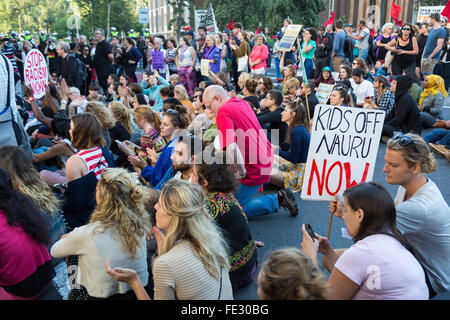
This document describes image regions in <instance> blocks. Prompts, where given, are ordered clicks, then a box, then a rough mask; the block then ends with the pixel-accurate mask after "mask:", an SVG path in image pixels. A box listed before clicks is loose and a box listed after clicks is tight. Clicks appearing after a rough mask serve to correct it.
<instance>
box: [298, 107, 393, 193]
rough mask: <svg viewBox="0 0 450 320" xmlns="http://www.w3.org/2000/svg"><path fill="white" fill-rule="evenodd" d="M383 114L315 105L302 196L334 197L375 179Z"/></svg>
mask: <svg viewBox="0 0 450 320" xmlns="http://www.w3.org/2000/svg"><path fill="white" fill-rule="evenodd" d="M384 116H385V113H384V111H382V110H372V109H360V108H350V107H340V106H339V107H338V106H331V105H324V104H318V105H317V106H316V107H315V110H314V118H313V126H312V132H311V140H310V144H309V149H308V160H307V162H306V167H305V177H304V180H303V186H302V194H301V197H302V199H306V200H324V201H330V200H334V196H335V195H336V194H338V193H340V192H342V191H344V190H345V189H347V188H350V187H352V186H354V185H356V184H358V183H360V182H367V181H370V180H372V177H373V172H374V168H375V161H376V158H377V152H378V146H379V143H380V137H381V131H382V128H383V122H384Z"/></svg>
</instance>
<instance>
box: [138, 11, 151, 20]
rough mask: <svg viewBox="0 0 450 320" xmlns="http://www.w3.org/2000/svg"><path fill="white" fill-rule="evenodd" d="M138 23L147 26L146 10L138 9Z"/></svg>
mask: <svg viewBox="0 0 450 320" xmlns="http://www.w3.org/2000/svg"><path fill="white" fill-rule="evenodd" d="M138 19H139V23H141V24H148V23H149V21H150V20H149V17H148V8H139V15H138Z"/></svg>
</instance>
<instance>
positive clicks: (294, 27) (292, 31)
mask: <svg viewBox="0 0 450 320" xmlns="http://www.w3.org/2000/svg"><path fill="white" fill-rule="evenodd" d="M301 29H302V25H299V24H290V25H288V26H287V28H286V31H285V32H284V35H283V38H281V41H280V46H279V50H280V51H289V50H291V48H292V46H293V45H294V43H295V41H296V40H297V36H298V34H299V33H300V30H301Z"/></svg>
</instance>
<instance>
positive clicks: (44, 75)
mask: <svg viewBox="0 0 450 320" xmlns="http://www.w3.org/2000/svg"><path fill="white" fill-rule="evenodd" d="M23 68H24V69H23V75H24V78H25V84H26V85H27V86H28V87H30V88H31V89H33V96H34V98H36V99H40V98H42V97H43V96H44V94H45V90H46V88H47V85H48V69H47V62H46V61H45V58H44V56H43V55H42V53H41V52H40V51H39V50H37V49H31V50H30V51H29V52H28V54H27V56H26V57H25V61H24V67H23Z"/></svg>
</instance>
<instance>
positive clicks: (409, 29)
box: [402, 28, 411, 31]
mask: <svg viewBox="0 0 450 320" xmlns="http://www.w3.org/2000/svg"><path fill="white" fill-rule="evenodd" d="M402 30H405V31H411V28H403V29H402Z"/></svg>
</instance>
